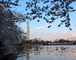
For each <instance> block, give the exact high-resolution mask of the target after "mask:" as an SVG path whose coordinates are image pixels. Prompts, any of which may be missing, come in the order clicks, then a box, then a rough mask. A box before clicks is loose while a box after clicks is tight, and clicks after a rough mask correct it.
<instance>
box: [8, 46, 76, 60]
mask: <svg viewBox="0 0 76 60" xmlns="http://www.w3.org/2000/svg"><path fill="white" fill-rule="evenodd" d="M10 58H11V59H8V60H76V45H50V46H35V47H25V48H23V49H22V50H21V51H20V52H19V53H18V54H17V55H10Z"/></svg>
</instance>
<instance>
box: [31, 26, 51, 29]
mask: <svg viewBox="0 0 76 60" xmlns="http://www.w3.org/2000/svg"><path fill="white" fill-rule="evenodd" d="M48 26H52V25H46V26H41V27H36V28H34V29H32V30H39V29H44V28H45V30H48V29H47V27H48Z"/></svg>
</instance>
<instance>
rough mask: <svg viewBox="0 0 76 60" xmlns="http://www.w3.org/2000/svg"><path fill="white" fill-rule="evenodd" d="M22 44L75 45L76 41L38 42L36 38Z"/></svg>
mask: <svg viewBox="0 0 76 60" xmlns="http://www.w3.org/2000/svg"><path fill="white" fill-rule="evenodd" d="M22 44H30V45H32V44H41V45H76V40H68V39H57V40H55V41H51V40H50V41H48V40H46V41H45V40H39V39H37V38H35V39H33V40H26V41H24V42H23V43H22Z"/></svg>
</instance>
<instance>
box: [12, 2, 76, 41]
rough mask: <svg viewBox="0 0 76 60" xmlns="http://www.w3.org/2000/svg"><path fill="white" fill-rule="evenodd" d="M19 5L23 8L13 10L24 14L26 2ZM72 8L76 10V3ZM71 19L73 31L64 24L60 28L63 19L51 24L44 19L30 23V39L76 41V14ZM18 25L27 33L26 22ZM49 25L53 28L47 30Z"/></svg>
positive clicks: (72, 14) (71, 15)
mask: <svg viewBox="0 0 76 60" xmlns="http://www.w3.org/2000/svg"><path fill="white" fill-rule="evenodd" d="M19 4H20V5H21V6H18V7H13V8H12V10H15V11H18V12H21V13H23V14H24V13H25V5H26V4H25V2H24V1H21V2H19ZM71 6H73V7H74V8H75V9H76V7H75V6H76V2H75V3H72V4H71ZM70 18H71V21H70V23H71V26H70V27H71V28H72V30H69V28H67V27H65V25H64V24H63V25H62V26H61V27H58V24H59V23H60V21H61V19H58V20H56V21H55V22H53V23H51V24H49V23H46V22H45V21H44V20H43V19H41V20H40V22H37V20H33V21H29V23H30V39H34V38H38V39H39V38H40V39H42V40H49V41H50V40H51V41H55V40H57V39H70V40H76V12H73V13H70ZM18 25H19V26H20V27H21V28H22V29H23V30H24V31H25V32H26V22H22V23H19V24H18ZM48 25H51V27H50V28H47V26H48Z"/></svg>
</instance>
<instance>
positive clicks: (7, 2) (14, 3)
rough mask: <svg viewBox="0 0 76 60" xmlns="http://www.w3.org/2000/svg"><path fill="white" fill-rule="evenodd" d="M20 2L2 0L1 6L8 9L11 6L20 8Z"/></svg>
mask: <svg viewBox="0 0 76 60" xmlns="http://www.w3.org/2000/svg"><path fill="white" fill-rule="evenodd" d="M18 2H19V0H0V4H2V5H3V6H5V7H6V8H10V7H11V5H14V6H18Z"/></svg>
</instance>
